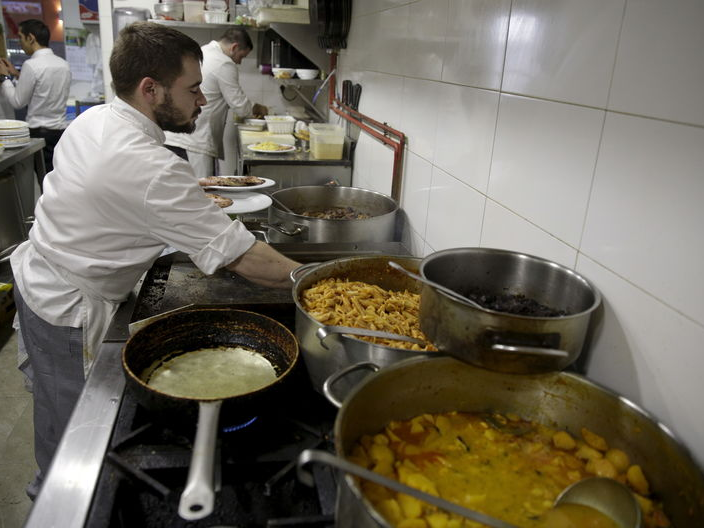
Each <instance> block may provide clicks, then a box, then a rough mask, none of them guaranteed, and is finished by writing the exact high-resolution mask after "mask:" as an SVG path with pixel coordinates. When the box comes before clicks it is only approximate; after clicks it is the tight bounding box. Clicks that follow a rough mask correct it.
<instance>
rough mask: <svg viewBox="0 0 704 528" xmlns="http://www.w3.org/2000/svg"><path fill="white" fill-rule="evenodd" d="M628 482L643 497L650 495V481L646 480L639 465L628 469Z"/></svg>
mask: <svg viewBox="0 0 704 528" xmlns="http://www.w3.org/2000/svg"><path fill="white" fill-rule="evenodd" d="M626 481H627V482H628V484H630V486H631V487H632V488H633V489H634V490H636V491H637V492H638V493H640V494H641V495H648V494H649V493H650V486H649V485H648V481H647V480H646V478H645V475H644V474H643V470H642V469H641V467H640V466H639V465H634V466H631V467H629V468H628V470H627V471H626Z"/></svg>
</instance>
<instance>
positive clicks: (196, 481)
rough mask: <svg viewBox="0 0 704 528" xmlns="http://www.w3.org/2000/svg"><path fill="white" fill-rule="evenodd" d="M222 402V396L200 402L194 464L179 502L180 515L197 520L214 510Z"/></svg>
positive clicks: (186, 518) (189, 471) (193, 455)
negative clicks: (216, 449)
mask: <svg viewBox="0 0 704 528" xmlns="http://www.w3.org/2000/svg"><path fill="white" fill-rule="evenodd" d="M221 406H222V400H218V401H212V402H211V401H209V402H200V403H198V429H197V430H196V440H195V442H194V443H193V453H192V455H191V466H190V468H189V469H188V480H187V481H186V489H184V490H183V493H181V500H180V502H179V504H178V515H179V517H181V518H182V519H185V520H187V521H197V520H198V519H202V518H204V517H207V516H208V515H210V514H211V513H212V512H213V505H214V503H215V491H213V466H214V460H215V442H216V440H217V431H218V420H219V418H220V407H221Z"/></svg>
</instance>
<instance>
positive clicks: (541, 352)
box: [491, 343, 569, 359]
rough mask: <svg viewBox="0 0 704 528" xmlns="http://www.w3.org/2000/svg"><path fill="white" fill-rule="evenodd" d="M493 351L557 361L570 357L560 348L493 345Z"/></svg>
mask: <svg viewBox="0 0 704 528" xmlns="http://www.w3.org/2000/svg"><path fill="white" fill-rule="evenodd" d="M491 350H492V351H493V352H509V353H511V354H528V355H531V356H544V357H550V358H556V359H567V358H568V357H569V353H568V352H567V351H565V350H560V349H559V348H543V347H532V346H523V345H502V344H501V343H495V344H493V345H491Z"/></svg>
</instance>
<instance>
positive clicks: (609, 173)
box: [338, 0, 704, 465]
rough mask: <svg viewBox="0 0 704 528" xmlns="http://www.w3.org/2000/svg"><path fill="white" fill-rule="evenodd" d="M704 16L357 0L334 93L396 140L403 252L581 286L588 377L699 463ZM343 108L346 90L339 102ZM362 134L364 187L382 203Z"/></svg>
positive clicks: (703, 391)
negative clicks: (563, 274)
mask: <svg viewBox="0 0 704 528" xmlns="http://www.w3.org/2000/svg"><path fill="white" fill-rule="evenodd" d="M702 21H704V3H703V2H701V1H699V0H671V1H670V2H662V1H661V0H638V1H635V0H593V1H590V2H584V1H582V0H499V1H497V0H441V1H431V0H417V1H403V0H384V1H376V0H375V1H373V0H357V1H356V2H355V4H354V8H353V21H352V28H351V32H350V37H349V46H348V48H347V49H346V50H342V51H341V54H340V58H339V75H338V79H346V78H350V79H356V81H355V82H361V83H362V84H363V85H364V93H363V96H362V100H361V106H360V111H362V112H365V113H367V114H368V115H370V116H371V117H374V118H375V119H379V120H382V121H387V122H388V123H389V125H391V126H393V127H395V128H398V129H399V130H401V131H402V132H404V133H406V134H407V135H408V145H407V151H406V153H405V163H404V187H403V190H402V198H401V206H402V208H403V210H404V213H405V214H406V216H407V218H408V220H409V229H410V232H409V233H406V234H405V237H404V240H407V241H408V242H409V245H410V247H411V248H412V250H413V251H414V253H415V254H416V255H419V256H422V255H425V254H428V253H431V252H433V251H436V250H441V249H445V248H448V247H453V246H476V245H480V246H484V247H500V248H507V249H512V250H517V251H523V252H526V253H532V254H536V255H540V256H543V257H545V258H549V259H552V260H555V261H557V262H560V263H562V264H564V265H567V266H569V267H571V268H573V269H576V270H577V271H579V272H581V273H583V274H584V275H585V276H586V277H587V278H589V279H590V280H592V281H593V282H594V283H595V285H596V286H597V287H598V288H599V289H600V291H601V292H602V293H603V295H604V317H603V322H602V323H601V324H600V325H599V327H597V329H596V333H595V336H594V345H593V347H592V349H591V350H590V355H589V358H588V359H589V361H588V375H589V376H590V377H592V378H593V379H595V380H596V381H598V382H601V383H603V384H604V385H606V386H608V387H610V388H612V389H614V390H616V391H617V392H619V393H621V394H623V395H625V396H626V397H628V398H630V399H632V400H633V401H635V402H636V403H638V404H640V405H642V406H643V407H644V408H646V409H648V410H649V411H650V412H652V413H653V414H654V415H655V416H656V417H657V418H658V419H660V420H661V421H662V422H664V423H665V424H666V425H668V426H669V427H670V428H671V429H673V430H674V431H675V432H676V434H677V435H678V436H679V437H680V438H681V439H682V440H683V441H684V443H685V444H686V445H687V446H688V447H689V448H690V449H691V450H692V452H693V453H694V455H695V457H696V458H697V459H698V461H699V462H700V464H702V465H704V420H701V418H700V416H701V412H700V409H699V407H700V402H701V401H702V400H704V388H702V385H701V383H700V382H699V380H698V377H700V375H701V373H702V372H704V349H703V348H702V345H701V343H703V342H704V281H702V280H701V271H700V270H701V264H700V263H701V262H703V261H704V240H703V238H702V236H701V229H702V226H703V225H704V208H703V207H702V206H701V202H702V200H703V199H704V177H702V175H703V174H704V148H702V147H704V90H702V89H701V87H702V86H704V61H702V60H701V50H702V49H704V32H702V31H701V29H700V28H701V24H702ZM338 90H339V88H338ZM374 144H375V141H374V140H372V139H369V138H368V137H366V138H365V135H364V134H362V136H360V147H361V148H358V150H357V157H356V159H355V167H356V168H355V174H354V181H355V184H356V185H360V186H373V187H374V188H376V189H382V188H389V186H390V180H391V171H390V170H389V167H390V163H389V162H388V161H387V162H385V163H384V162H383V161H382V160H383V159H384V156H386V159H391V157H392V152H391V150H389V149H385V150H386V152H384V148H383V147H379V146H378V145H377V146H376V147H375V146H374Z"/></svg>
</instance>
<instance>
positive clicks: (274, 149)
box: [247, 141, 296, 154]
mask: <svg viewBox="0 0 704 528" xmlns="http://www.w3.org/2000/svg"><path fill="white" fill-rule="evenodd" d="M247 148H248V149H249V150H251V151H252V152H259V153H261V154H283V153H285V152H293V151H294V150H296V147H295V146H293V145H283V144H281V143H274V142H273V141H262V142H261V143H253V144H251V145H247Z"/></svg>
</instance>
